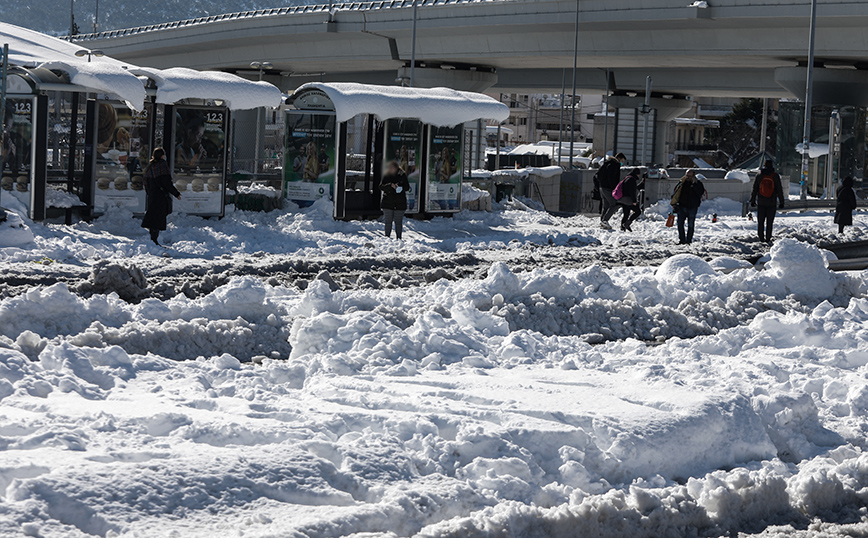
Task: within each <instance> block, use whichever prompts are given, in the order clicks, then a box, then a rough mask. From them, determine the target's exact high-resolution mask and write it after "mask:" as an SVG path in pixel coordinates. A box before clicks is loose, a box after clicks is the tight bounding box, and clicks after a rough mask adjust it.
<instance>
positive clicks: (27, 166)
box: [0, 98, 36, 213]
mask: <svg viewBox="0 0 868 538" xmlns="http://www.w3.org/2000/svg"><path fill="white" fill-rule="evenodd" d="M35 104H36V103H35V101H34V99H32V98H25V99H12V98H10V99H7V100H6V125H5V128H4V130H3V135H2V145H0V149H2V151H0V159H2V161H0V162H2V171H3V175H2V179H0V188H2V189H3V196H12V197H13V198H15V199H16V200H18V201H19V202H21V203H22V204H23V205H24V207H26V208H27V211H28V213H29V212H30V202H31V199H30V197H31V195H32V192H33V188H32V179H33V115H34V112H35V110H34V107H35Z"/></svg>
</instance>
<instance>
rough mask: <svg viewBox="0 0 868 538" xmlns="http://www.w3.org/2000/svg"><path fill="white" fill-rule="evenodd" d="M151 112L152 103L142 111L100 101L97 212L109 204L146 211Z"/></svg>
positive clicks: (96, 156) (96, 155)
mask: <svg viewBox="0 0 868 538" xmlns="http://www.w3.org/2000/svg"><path fill="white" fill-rule="evenodd" d="M152 112H153V108H152V106H151V105H148V106H147V107H146V108H145V109H144V110H142V111H141V112H135V111H133V110H130V109H129V108H127V106H126V105H123V104H121V103H110V102H105V101H103V102H100V103H99V104H98V105H97V129H96V151H95V152H94V153H95V154H94V158H95V161H96V162H95V167H94V169H95V170H96V174H95V180H96V184H95V185H94V189H93V193H94V195H93V205H94V213H96V214H101V213H105V212H106V211H107V210H108V208H110V207H126V208H128V209H129V210H130V211H132V212H133V213H134V214H143V213H144V212H145V209H146V207H145V204H146V198H147V197H146V195H145V184H144V169H145V167H146V166H147V164H148V159H149V157H150V152H151V132H150V114H151V113H152Z"/></svg>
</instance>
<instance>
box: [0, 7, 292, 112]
mask: <svg viewBox="0 0 868 538" xmlns="http://www.w3.org/2000/svg"><path fill="white" fill-rule="evenodd" d="M0 43H9V63H11V64H12V65H18V66H21V67H44V68H47V69H52V70H58V71H63V72H65V73H67V74H69V78H70V83H72V84H75V85H77V86H82V87H84V88H87V89H90V90H93V91H95V92H99V93H106V94H110V95H114V96H117V97H118V98H119V99H120V100H121V101H124V102H125V103H126V104H127V106H129V107H130V108H133V109H136V110H141V109H142V108H144V102H145V98H146V97H147V93H146V91H145V86H144V84H143V82H142V80H141V79H139V77H138V75H142V76H147V77H148V78H150V79H152V80H153V81H154V82H155V83H156V84H157V102H158V103H164V104H171V103H176V102H178V101H181V100H182V99H191V98H198V99H220V100H222V101H224V102H226V103H227V105H228V106H229V108H231V109H233V110H245V109H250V108H257V107H261V106H268V107H275V106H278V105H280V102H281V93H280V90H278V89H277V88H276V87H275V86H272V85H271V84H268V83H267V82H252V81H249V80H246V79H243V78H241V77H238V76H236V75H232V74H230V73H222V72H216V71H195V70H192V69H185V68H173V69H150V68H141V67H137V66H135V65H132V64H126V63H123V62H121V61H119V60H115V59H114V58H110V57H108V56H102V57H92V58H90V60H91V61H87V59H82V58H79V57H77V56H76V55H75V53H76V52H77V51H79V50H82V47H80V46H78V45H76V44H75V43H69V42H67V41H63V40H62V39H57V38H56V37H51V36H48V35H45V34H41V33H39V32H34V31H33V30H28V29H26V28H21V27H19V26H15V25H12V24H7V23H2V22H0Z"/></svg>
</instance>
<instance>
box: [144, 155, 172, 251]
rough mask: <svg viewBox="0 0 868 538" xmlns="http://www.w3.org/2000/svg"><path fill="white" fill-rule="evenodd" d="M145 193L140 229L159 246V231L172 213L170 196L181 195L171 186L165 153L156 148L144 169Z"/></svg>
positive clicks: (170, 176) (163, 228) (170, 174)
mask: <svg viewBox="0 0 868 538" xmlns="http://www.w3.org/2000/svg"><path fill="white" fill-rule="evenodd" d="M145 192H146V193H147V197H148V209H147V211H146V212H145V216H144V218H143V219H142V228H145V229H147V230H148V231H150V232H151V241H153V242H154V244H155V245H157V246H160V242H159V238H160V231H162V230H165V229H166V217H168V216H169V213H171V212H172V198H171V197H172V196H174V197H175V198H177V199H178V200H180V199H181V193H180V192H178V189H176V188H175V185H173V184H172V173H171V171H170V170H169V163H167V162H166V151H165V150H164V149H163V148H157V149H155V150H154V153H153V154H152V156H151V160H150V162H149V163H148V167H147V168H146V169H145Z"/></svg>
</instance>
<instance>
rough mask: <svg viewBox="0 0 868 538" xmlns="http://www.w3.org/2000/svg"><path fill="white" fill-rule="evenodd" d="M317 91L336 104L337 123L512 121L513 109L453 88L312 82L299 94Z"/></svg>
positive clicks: (448, 124)
mask: <svg viewBox="0 0 868 538" xmlns="http://www.w3.org/2000/svg"><path fill="white" fill-rule="evenodd" d="M310 88H316V89H318V90H321V91H323V92H325V93H326V95H328V97H329V99H331V101H332V103H334V106H335V110H336V112H337V121H338V122H344V121H348V120H350V119H352V118H353V117H355V116H358V115H359V114H374V115H375V116H377V118H378V119H379V120H381V121H382V120H387V119H390V118H416V119H419V120H421V121H422V122H423V123H427V124H430V125H434V126H437V127H444V126H453V125H459V124H462V123H466V122H468V121H474V120H478V119H489V120H495V121H498V122H502V121H505V120H506V119H507V118H508V117H509V108H508V107H507V106H506V105H504V104H503V103H500V102H498V101H497V100H496V99H493V98H491V97H488V96H487V95H483V94H481V93H471V92H461V91H457V90H452V89H449V88H433V89H426V88H406V87H401V86H374V85H369V84H355V83H331V84H325V83H321V82H311V83H307V84H304V85H303V86H301V87H300V88H298V89H297V90H296V92H295V93H296V94H298V93H299V92H302V91H304V90H306V89H310Z"/></svg>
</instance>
